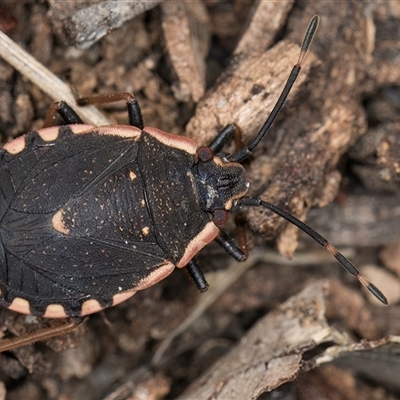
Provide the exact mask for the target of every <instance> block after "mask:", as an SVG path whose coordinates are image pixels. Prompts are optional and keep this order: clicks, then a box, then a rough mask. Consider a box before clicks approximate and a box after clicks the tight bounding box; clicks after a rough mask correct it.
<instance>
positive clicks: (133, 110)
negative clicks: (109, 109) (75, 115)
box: [74, 91, 143, 129]
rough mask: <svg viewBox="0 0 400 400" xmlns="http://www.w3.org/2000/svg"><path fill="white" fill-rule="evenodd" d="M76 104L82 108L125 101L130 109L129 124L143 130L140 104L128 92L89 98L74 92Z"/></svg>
mask: <svg viewBox="0 0 400 400" xmlns="http://www.w3.org/2000/svg"><path fill="white" fill-rule="evenodd" d="M74 95H75V98H76V102H77V103H78V104H79V105H80V106H85V105H88V104H105V103H114V102H116V101H120V100H125V101H126V106H127V108H128V115H129V124H130V125H132V126H136V127H137V128H139V129H143V116H142V111H141V110H140V107H139V103H138V101H137V100H136V97H135V96H134V95H133V94H131V93H127V92H121V93H115V94H105V95H99V96H88V97H79V96H78V94H77V92H76V91H74Z"/></svg>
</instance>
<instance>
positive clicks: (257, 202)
mask: <svg viewBox="0 0 400 400" xmlns="http://www.w3.org/2000/svg"><path fill="white" fill-rule="evenodd" d="M238 204H242V205H244V206H255V207H257V206H261V207H264V208H268V209H269V210H271V211H272V212H273V213H275V214H277V215H279V216H281V217H282V218H284V219H286V220H287V221H289V222H290V223H291V224H293V225H295V226H297V227H298V228H299V229H301V230H302V231H303V232H305V233H306V234H307V235H308V236H310V237H311V238H312V239H314V240H315V241H316V242H317V243H318V244H320V245H321V246H322V247H324V248H325V249H326V250H328V251H329V253H331V254H332V255H333V256H334V257H335V258H336V260H338V261H339V263H340V265H341V266H342V267H343V268H344V269H345V270H346V271H347V272H349V273H350V274H351V275H353V276H354V277H356V278H357V279H358V281H359V282H360V283H361V284H362V285H363V286H364V287H365V288H366V289H368V290H369V291H370V292H371V293H372V294H373V295H374V296H375V297H376V298H377V299H378V300H379V301H380V302H382V303H383V304H385V305H388V304H389V302H388V300H387V298H386V297H385V295H384V294H383V293H382V292H381V291H380V290H379V289H378V288H377V287H376V286H375V285H374V284H373V283H371V282H370V281H369V280H368V279H367V278H366V277H365V276H363V275H361V274H360V271H359V270H358V269H357V268H356V267H355V266H354V265H353V263H352V262H351V261H350V260H349V259H347V258H346V257H345V256H344V255H343V254H342V253H340V251H339V250H338V249H337V248H336V247H334V246H332V245H331V244H330V243H329V242H328V241H327V240H326V239H325V238H324V237H323V236H321V235H320V234H319V233H318V232H316V231H315V230H314V229H312V228H311V227H310V226H308V225H307V224H305V223H304V222H302V221H300V220H299V219H297V218H296V217H294V216H293V215H291V214H289V213H288V212H286V211H284V210H282V209H281V208H279V207H277V206H275V205H273V204H271V203H268V202H267V201H264V200H261V199H258V198H254V197H248V196H246V197H243V198H242V199H241V200H238Z"/></svg>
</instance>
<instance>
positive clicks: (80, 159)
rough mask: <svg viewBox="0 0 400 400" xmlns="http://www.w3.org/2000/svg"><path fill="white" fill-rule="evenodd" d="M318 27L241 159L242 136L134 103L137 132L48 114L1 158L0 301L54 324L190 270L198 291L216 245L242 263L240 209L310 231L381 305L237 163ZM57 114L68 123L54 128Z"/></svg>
mask: <svg viewBox="0 0 400 400" xmlns="http://www.w3.org/2000/svg"><path fill="white" fill-rule="evenodd" d="M318 22H319V18H318V16H314V17H313V18H312V20H311V22H310V24H309V27H308V29H307V32H306V35H305V38H304V40H303V43H302V46H301V51H300V55H299V59H298V62H297V64H296V65H295V66H294V67H293V69H292V71H291V73H290V75H289V78H288V80H287V82H286V85H285V87H284V89H283V91H282V93H281V95H280V97H279V99H278V101H277V103H276V105H275V106H274V108H273V110H272V112H271V114H270V115H269V117H268V118H267V120H266V122H265V123H264V125H263V126H262V128H261V130H260V131H259V133H258V134H257V135H256V136H255V137H254V138H253V140H252V141H251V142H250V144H248V145H247V146H246V147H245V148H243V149H242V150H239V151H238V152H236V153H234V154H230V155H227V154H225V153H220V152H221V150H222V147H223V146H224V144H225V143H226V142H227V141H229V140H230V138H231V137H232V135H233V134H234V131H235V126H234V125H228V126H227V127H226V128H224V129H223V130H222V131H221V132H220V133H219V134H218V135H217V137H216V138H215V139H214V140H213V141H212V143H211V144H210V145H209V146H199V145H198V144H197V143H196V142H195V141H194V140H192V139H188V138H185V137H182V136H177V135H173V134H170V133H166V132H163V131H161V130H158V129H156V128H150V127H144V126H143V121H142V115H141V111H140V108H139V105H138V103H137V101H136V99H135V97H134V96H132V95H131V94H128V93H120V94H116V95H110V96H97V97H91V98H82V99H79V103H80V104H89V103H90V104H93V103H104V102H111V101H117V100H122V99H124V100H126V102H127V108H128V114H129V124H130V125H129V126H125V125H118V126H101V127H95V126H91V125H85V124H83V122H82V120H81V119H80V117H79V116H78V115H77V114H76V113H75V111H74V110H73V109H72V108H71V107H70V106H68V105H67V104H66V103H64V102H56V103H54V104H53V106H52V107H51V108H50V110H49V113H48V115H47V117H46V120H45V124H44V125H45V127H44V128H43V129H41V130H39V131H35V132H30V133H28V134H26V135H25V136H22V137H20V138H18V139H15V140H13V141H12V142H10V143H8V144H6V145H5V146H4V148H3V149H2V150H1V151H0V157H1V158H0V160H1V165H0V182H1V192H0V193H1V201H0V237H1V247H0V250H1V253H0V257H1V261H0V262H1V269H0V273H1V276H0V304H1V305H3V306H5V307H8V308H10V309H11V310H14V311H17V312H20V313H25V314H33V315H38V316H44V317H49V318H65V317H74V318H81V317H84V316H85V315H89V314H92V313H95V312H97V311H100V310H102V309H104V308H106V307H110V306H113V305H116V304H118V303H120V302H122V301H124V300H126V299H127V298H129V297H131V296H132V295H133V294H134V293H135V292H137V291H138V290H143V289H145V288H147V287H149V286H151V285H154V284H155V283H157V282H158V281H160V280H161V279H163V278H165V277H166V276H168V275H169V274H170V273H171V272H172V271H173V269H174V268H175V267H179V268H183V267H184V268H186V269H187V270H188V272H189V274H190V275H191V277H192V278H193V280H194V282H195V284H196V286H197V287H198V289H199V290H200V291H204V290H206V289H207V286H208V285H207V282H206V280H205V278H204V275H203V274H202V272H201V270H200V268H199V267H198V266H197V265H196V264H195V262H194V261H193V257H194V256H195V255H196V253H197V252H198V251H199V250H200V249H201V248H203V247H204V246H205V245H207V244H208V243H210V242H211V241H213V240H216V241H217V242H218V243H219V244H220V245H221V246H222V247H223V248H224V249H225V250H226V251H227V252H228V253H229V254H230V255H231V256H232V257H233V258H235V259H236V260H238V261H243V260H244V259H245V257H246V256H245V254H244V253H243V252H242V250H240V249H239V248H238V247H237V246H236V245H235V244H234V242H233V241H232V240H231V239H230V238H229V237H228V236H227V235H226V234H224V233H223V232H222V231H221V230H220V228H219V227H220V226H221V225H223V224H224V223H225V222H226V221H227V219H228V215H229V214H230V213H232V212H235V211H239V210H240V209H242V208H243V207H246V206H250V207H264V208H267V209H269V210H271V211H272V212H274V213H276V214H278V215H280V216H281V217H283V218H284V219H286V220H287V221H289V222H290V223H292V224H294V225H296V226H297V227H298V228H300V229H301V230H303V231H304V232H306V233H307V234H308V235H309V236H311V237H312V238H313V239H314V240H315V241H316V242H317V243H319V244H320V245H321V246H323V247H325V248H326V249H327V250H328V251H329V252H330V253H331V254H332V255H333V256H334V257H336V259H337V260H338V261H339V263H340V264H341V265H342V266H343V267H344V268H345V269H346V270H347V271H348V272H350V273H351V274H352V275H353V276H355V277H356V278H357V279H358V280H359V281H360V282H361V284H362V285H364V286H365V287H366V288H367V289H368V290H369V291H370V292H371V293H372V294H373V295H375V296H376V297H377V298H378V299H379V300H380V301H381V302H383V303H385V304H387V300H386V298H385V296H384V295H383V294H382V293H381V292H380V291H379V290H378V289H377V288H376V287H375V286H374V285H373V284H372V283H370V282H369V281H368V280H367V279H366V278H364V277H363V276H361V275H360V273H359V271H358V270H357V269H356V268H355V267H354V265H353V264H352V263H351V262H350V261H349V260H348V259H347V258H345V257H344V256H343V255H342V254H341V253H340V252H339V251H338V250H337V249H336V248H335V247H333V246H332V245H331V244H329V242H328V241H327V240H326V239H325V238H323V237H322V236H320V235H319V234H318V233H317V232H315V231H314V230H313V229H312V228H310V227H309V226H307V225H306V224H304V223H303V222H301V221H300V220H298V219H297V218H295V217H294V216H292V215H290V214H289V213H287V212H286V211H284V210H282V209H280V208H278V207H276V206H274V205H273V204H270V203H268V202H266V201H264V200H261V199H259V198H253V197H249V196H247V195H246V193H247V190H248V184H247V181H246V176H245V170H244V168H243V166H242V165H241V162H242V161H244V160H245V159H246V158H248V157H249V156H250V155H251V154H252V152H253V150H254V149H255V148H256V147H257V145H258V144H259V143H260V141H261V140H262V138H263V137H264V136H265V134H266V133H267V131H268V130H269V128H270V126H271V124H272V123H273V121H274V120H275V118H276V116H277V115H278V113H279V111H280V109H281V108H282V106H283V104H284V101H285V99H286V97H287V95H288V94H289V91H290V89H291V87H292V86H293V84H294V82H295V80H296V78H297V76H298V74H299V72H300V69H301V64H302V62H303V61H304V59H305V56H306V54H307V51H308V48H309V47H310V44H311V41H312V39H313V36H314V34H315V32H316V29H317V26H318ZM56 113H58V114H59V115H60V116H61V117H62V119H63V120H64V122H65V125H62V126H57V127H54V126H51V124H52V120H53V118H54V116H55V114H56ZM71 321H72V322H69V323H68V324H66V325H65V326H62V327H59V328H57V330H56V329H53V328H49V329H48V330H44V331H40V332H38V333H36V334H31V335H29V336H27V337H23V338H17V339H12V340H11V341H8V342H6V343H4V344H3V345H2V344H0V351H4V350H6V349H10V348H14V347H17V346H20V345H22V344H26V343H31V342H33V341H36V340H40V339H45V338H48V337H51V336H54V335H57V334H60V333H63V332H67V331H70V330H72V329H74V328H75V327H76V326H77V325H78V323H79V320H75V319H72V320H71Z"/></svg>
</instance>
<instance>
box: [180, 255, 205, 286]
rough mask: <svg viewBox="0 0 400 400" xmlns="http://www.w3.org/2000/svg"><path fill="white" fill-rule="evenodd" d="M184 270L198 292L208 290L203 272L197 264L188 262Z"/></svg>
mask: <svg viewBox="0 0 400 400" xmlns="http://www.w3.org/2000/svg"><path fill="white" fill-rule="evenodd" d="M185 269H186V271H187V272H188V274H189V276H190V277H191V278H192V280H193V282H194V284H195V285H196V287H197V290H198V291H199V292H205V291H206V290H207V289H208V282H207V281H206V278H205V277H204V274H203V271H202V270H201V269H200V268H199V267H198V266H197V264H196V263H195V262H194V261H193V260H190V261H189V264H188V265H186V267H185Z"/></svg>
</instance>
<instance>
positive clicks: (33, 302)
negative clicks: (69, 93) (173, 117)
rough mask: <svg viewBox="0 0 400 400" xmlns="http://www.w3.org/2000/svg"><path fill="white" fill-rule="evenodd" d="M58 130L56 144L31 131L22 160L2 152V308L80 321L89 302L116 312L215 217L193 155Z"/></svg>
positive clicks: (143, 141)
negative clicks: (201, 196)
mask: <svg viewBox="0 0 400 400" xmlns="http://www.w3.org/2000/svg"><path fill="white" fill-rule="evenodd" d="M57 129H59V134H58V137H57V138H56V139H55V140H53V141H44V140H43V139H42V137H41V136H40V135H39V133H37V132H31V133H29V134H27V135H25V148H24V149H23V151H21V152H20V153H17V154H10V153H9V152H8V151H7V150H4V149H2V150H0V161H1V164H0V239H1V245H0V289H1V296H0V304H2V305H4V306H6V307H9V306H10V304H11V303H12V301H13V300H14V299H15V298H22V299H25V300H27V301H28V302H29V306H30V312H31V313H32V314H34V315H43V314H44V313H45V311H46V308H47V306H48V305H50V304H60V305H61V306H63V307H64V309H65V313H66V314H67V315H70V316H79V315H80V313H81V307H82V304H83V303H84V302H85V301H87V300H89V299H95V300H97V301H98V302H99V303H100V304H101V306H102V307H107V306H110V305H112V298H113V295H115V294H117V293H120V292H123V291H127V290H132V289H134V288H135V286H136V285H138V283H139V282H140V281H141V280H142V279H144V278H146V277H147V276H148V275H149V274H151V273H152V272H153V271H155V270H156V269H157V268H159V267H160V265H162V264H163V263H165V261H166V260H168V261H170V262H171V263H173V264H176V263H177V262H178V261H179V260H180V259H181V257H182V255H183V253H184V251H185V249H186V246H187V245H188V243H189V242H190V241H191V240H192V239H193V238H194V237H195V236H196V235H197V234H198V233H199V232H200V231H202V229H203V228H204V226H205V225H206V224H207V223H209V222H210V217H209V215H208V214H207V213H205V212H204V211H203V210H201V208H200V206H199V205H198V200H197V198H196V193H195V190H194V187H193V178H192V176H191V172H190V171H191V168H192V167H193V164H194V155H193V154H189V153H187V152H186V151H184V150H181V149H178V148H173V147H169V146H166V145H165V144H163V143H161V142H160V141H158V140H157V139H156V138H154V137H153V136H152V135H150V134H147V133H146V132H145V131H141V133H140V134H139V135H138V136H137V137H135V138H129V137H123V136H119V135H113V134H107V135H104V134H98V133H97V132H96V129H95V128H94V129H93V130H91V131H89V132H86V133H84V134H74V133H73V132H72V131H71V129H70V127H69V126H63V127H59V128H57ZM57 213H58V214H57ZM55 215H58V216H59V220H60V221H62V223H63V231H62V232H61V231H59V230H55V229H54V227H53V224H54V218H56V217H55Z"/></svg>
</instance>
